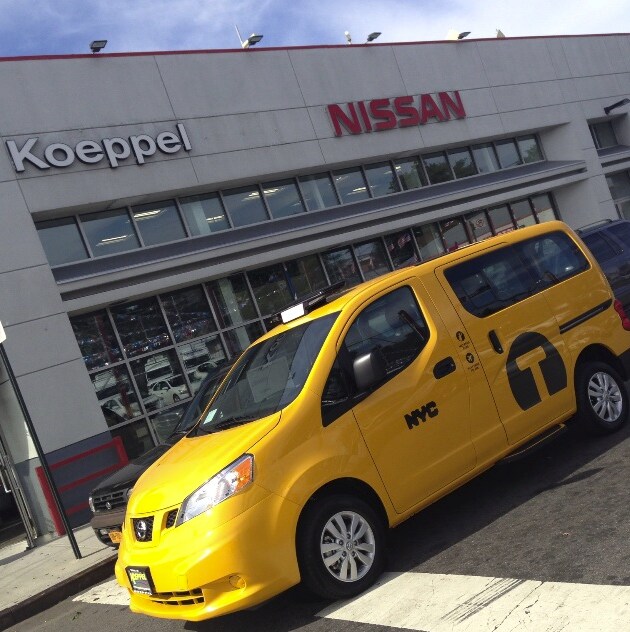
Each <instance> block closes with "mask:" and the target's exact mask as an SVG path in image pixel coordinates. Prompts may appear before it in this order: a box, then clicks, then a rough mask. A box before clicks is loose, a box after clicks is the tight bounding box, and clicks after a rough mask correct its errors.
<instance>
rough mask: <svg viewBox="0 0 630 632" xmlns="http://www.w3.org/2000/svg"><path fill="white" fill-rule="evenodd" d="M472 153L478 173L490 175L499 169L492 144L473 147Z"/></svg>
mask: <svg viewBox="0 0 630 632" xmlns="http://www.w3.org/2000/svg"><path fill="white" fill-rule="evenodd" d="M472 151H473V156H474V158H475V164H476V165H477V169H479V173H492V172H493V171H498V170H499V169H500V167H499V159H498V158H497V154H496V152H495V151H494V147H493V145H492V143H482V144H481V145H475V146H474V147H473V148H472Z"/></svg>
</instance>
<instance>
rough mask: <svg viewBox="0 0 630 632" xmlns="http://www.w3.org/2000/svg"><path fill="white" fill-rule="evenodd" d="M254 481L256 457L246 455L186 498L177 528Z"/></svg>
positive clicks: (178, 518)
mask: <svg viewBox="0 0 630 632" xmlns="http://www.w3.org/2000/svg"><path fill="white" fill-rule="evenodd" d="M253 480H254V457H253V456H252V455H251V454H244V455H243V456H242V457H240V458H239V459H237V460H236V461H234V463H232V464H230V465H228V466H227V467H226V468H225V469H224V470H221V471H220V472H219V473H218V474H216V475H215V476H213V477H212V478H211V479H210V480H209V481H208V482H207V483H204V484H203V485H202V486H201V487H199V489H197V490H195V491H194V492H193V493H192V494H191V495H190V496H188V498H186V500H185V501H184V503H183V504H182V508H181V510H180V512H179V516H178V517H177V526H179V525H180V524H183V523H184V522H186V521H187V520H190V519H191V518H194V517H195V516H198V515H199V514H202V513H203V512H204V511H207V510H208V509H212V507H214V506H215V505H218V504H219V503H220V502H223V501H224V500H225V499H226V498H229V497H230V496H234V494H237V493H238V492H240V491H241V490H243V489H245V487H247V486H248V485H249V484H250V483H251V482H252V481H253Z"/></svg>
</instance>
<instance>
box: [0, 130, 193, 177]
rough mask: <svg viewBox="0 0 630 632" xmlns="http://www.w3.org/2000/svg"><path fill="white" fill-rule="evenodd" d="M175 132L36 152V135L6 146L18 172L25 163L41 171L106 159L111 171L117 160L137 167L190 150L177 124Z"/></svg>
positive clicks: (55, 146) (56, 145)
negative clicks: (158, 155) (129, 161)
mask: <svg viewBox="0 0 630 632" xmlns="http://www.w3.org/2000/svg"><path fill="white" fill-rule="evenodd" d="M175 130H176V131H174V132H169V131H165V132H161V133H160V134H158V135H157V136H156V137H155V138H153V137H152V136H150V135H149V134H137V135H134V136H129V137H127V138H121V137H115V138H103V139H102V140H100V141H96V140H82V141H79V142H78V143H77V144H76V145H75V146H74V147H71V146H70V145H67V144H66V143H51V144H50V145H47V146H46V147H44V148H43V149H39V148H38V147H37V143H38V141H39V138H38V137H37V136H34V137H32V138H28V139H27V140H26V141H25V142H24V143H23V144H22V146H21V147H19V146H18V144H17V143H16V142H15V141H13V140H7V141H6V145H7V149H8V151H9V155H10V156H11V160H12V161H13V166H14V167H15V170H16V171H17V172H18V173H19V172H22V171H25V170H26V166H25V165H26V164H31V165H33V166H34V167H37V168H38V169H42V170H43V169H50V168H51V167H60V168H63V167H69V166H70V165H72V164H74V162H75V160H79V161H80V162H82V163H84V164H86V165H95V164H98V163H99V162H101V161H103V160H106V161H107V162H108V163H109V166H110V167H111V168H112V169H115V168H116V167H118V165H119V164H120V162H121V161H124V160H127V159H128V158H130V157H131V156H133V158H134V160H135V161H136V163H137V164H139V165H143V164H144V163H145V159H146V158H148V157H149V156H153V155H155V154H156V153H157V152H161V153H163V154H176V153H177V152H178V151H181V150H182V149H183V150H184V151H190V150H191V149H192V147H191V144H190V140H189V139H188V134H187V133H186V129H185V128H184V126H183V125H182V124H181V123H177V125H176V126H175Z"/></svg>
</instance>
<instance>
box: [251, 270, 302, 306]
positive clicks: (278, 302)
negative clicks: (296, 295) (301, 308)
mask: <svg viewBox="0 0 630 632" xmlns="http://www.w3.org/2000/svg"><path fill="white" fill-rule="evenodd" d="M247 278H248V279H249V282H250V284H251V286H252V291H253V292H254V297H255V298H256V301H257V303H258V307H259V309H260V313H261V315H262V316H270V315H272V314H275V313H277V312H279V311H281V310H282V309H284V308H285V307H286V306H287V305H289V304H290V303H291V302H293V300H294V299H293V296H292V294H291V291H290V290H289V284H288V282H287V276H286V274H285V272H284V268H283V266H282V264H276V265H273V266H267V267H266V268H258V269H257V270H252V271H250V272H248V273H247Z"/></svg>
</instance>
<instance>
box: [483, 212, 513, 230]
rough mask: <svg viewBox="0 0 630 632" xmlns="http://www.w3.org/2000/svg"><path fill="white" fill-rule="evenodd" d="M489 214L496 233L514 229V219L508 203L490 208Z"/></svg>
mask: <svg viewBox="0 0 630 632" xmlns="http://www.w3.org/2000/svg"><path fill="white" fill-rule="evenodd" d="M488 215H489V217H490V223H491V224H492V228H494V234H495V235H500V234H501V233H507V232H509V231H511V230H514V221H513V220H512V216H511V215H510V210H509V209H508V207H507V204H503V205H502V206H495V207H494V208H491V209H489V210H488Z"/></svg>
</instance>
